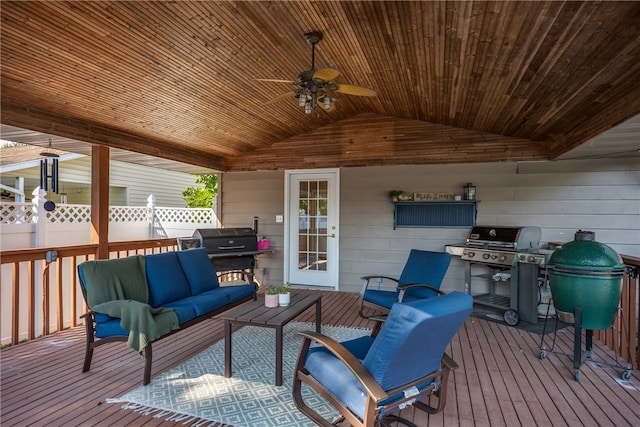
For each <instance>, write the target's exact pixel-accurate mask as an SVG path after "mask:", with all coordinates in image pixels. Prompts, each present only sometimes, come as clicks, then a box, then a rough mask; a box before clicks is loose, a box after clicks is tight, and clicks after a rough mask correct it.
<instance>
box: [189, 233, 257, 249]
mask: <svg viewBox="0 0 640 427" xmlns="http://www.w3.org/2000/svg"><path fill="white" fill-rule="evenodd" d="M192 238H194V239H198V240H199V241H200V246H202V247H204V248H205V249H206V250H207V253H208V254H209V255H216V254H225V253H234V252H250V251H257V250H258V238H257V236H256V233H255V232H254V231H253V229H252V228H199V229H197V230H196V231H195V232H194V233H193V236H192Z"/></svg>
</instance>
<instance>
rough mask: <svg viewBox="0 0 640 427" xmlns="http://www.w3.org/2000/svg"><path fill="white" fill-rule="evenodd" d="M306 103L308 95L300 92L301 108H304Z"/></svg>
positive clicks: (299, 101)
mask: <svg viewBox="0 0 640 427" xmlns="http://www.w3.org/2000/svg"><path fill="white" fill-rule="evenodd" d="M306 103H307V95H306V94H305V93H304V92H300V95H299V96H298V105H299V106H300V107H304V105H305V104H306Z"/></svg>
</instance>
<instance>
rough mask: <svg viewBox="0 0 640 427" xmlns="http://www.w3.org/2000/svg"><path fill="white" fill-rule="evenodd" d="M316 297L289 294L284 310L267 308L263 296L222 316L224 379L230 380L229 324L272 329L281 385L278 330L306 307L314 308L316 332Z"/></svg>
mask: <svg viewBox="0 0 640 427" xmlns="http://www.w3.org/2000/svg"><path fill="white" fill-rule="evenodd" d="M321 298H322V296H321V295H320V294H307V293H300V294H298V293H292V294H291V302H290V303H289V305H288V306H286V307H275V308H267V307H265V306H264V296H261V297H258V300H257V301H254V302H252V303H250V304H246V305H242V306H240V307H237V308H234V309H232V310H229V311H227V312H225V313H223V314H222V315H221V316H220V318H221V319H223V320H224V376H225V377H226V378H230V377H231V335H232V334H231V332H232V327H231V326H232V325H233V323H237V324H241V325H249V326H260V327H263V328H273V329H275V330H276V385H277V386H280V385H282V329H283V327H284V325H286V324H287V323H289V322H290V321H291V320H293V319H294V318H295V317H297V316H298V315H300V314H301V313H302V312H303V311H305V310H306V309H307V308H309V307H311V306H312V305H314V304H315V305H316V331H317V332H320V328H321V314H320V311H321Z"/></svg>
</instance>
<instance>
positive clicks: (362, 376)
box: [298, 331, 388, 401]
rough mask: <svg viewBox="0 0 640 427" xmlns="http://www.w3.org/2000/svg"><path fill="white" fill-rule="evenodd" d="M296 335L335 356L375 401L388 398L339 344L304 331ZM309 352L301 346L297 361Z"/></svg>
mask: <svg viewBox="0 0 640 427" xmlns="http://www.w3.org/2000/svg"><path fill="white" fill-rule="evenodd" d="M298 335H301V336H302V337H304V340H305V341H309V342H310V341H315V342H317V343H319V344H320V345H322V346H323V347H324V348H326V349H327V350H329V351H330V352H331V354H333V355H334V356H336V357H337V358H338V359H340V360H341V361H342V363H344V364H345V365H346V366H347V368H349V370H350V371H351V372H352V373H353V375H354V376H355V377H356V379H357V380H358V381H359V382H360V384H362V386H363V387H364V389H365V390H366V391H367V393H368V394H369V396H371V397H372V398H373V399H374V400H375V401H380V400H382V399H386V398H387V397H388V394H387V392H385V391H384V390H383V389H382V387H380V385H378V383H377V382H376V380H375V379H374V378H373V377H372V376H371V374H370V373H369V371H367V369H366V368H365V367H364V366H362V363H360V361H359V360H358V359H356V358H355V357H354V356H353V355H352V354H351V353H350V352H349V351H348V350H347V349H346V348H344V347H343V346H342V344H340V343H339V342H337V341H336V340H334V339H333V338H330V337H328V336H326V335H322V334H319V333H317V332H311V331H305V332H298ZM308 351H309V346H308V345H304V343H303V346H302V350H301V351H300V354H299V355H298V359H299V360H301V361H303V360H305V359H306V358H307V352H308Z"/></svg>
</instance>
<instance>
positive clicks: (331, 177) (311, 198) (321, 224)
mask: <svg viewBox="0 0 640 427" xmlns="http://www.w3.org/2000/svg"><path fill="white" fill-rule="evenodd" d="M339 172H340V171H339V170H338V169H331V170H328V169H321V170H304V171H287V172H286V173H285V197H286V198H285V200H286V206H285V212H286V213H287V214H286V216H285V218H286V220H285V234H286V236H285V239H286V241H287V242H288V244H287V245H286V246H285V280H288V281H290V282H291V283H292V284H298V285H309V286H321V287H330V288H334V289H337V288H338V275H339V269H338V253H339V245H338V241H339V227H338V226H339V224H338V219H339V194H338V191H339V190H338V189H339V177H340V175H339Z"/></svg>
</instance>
